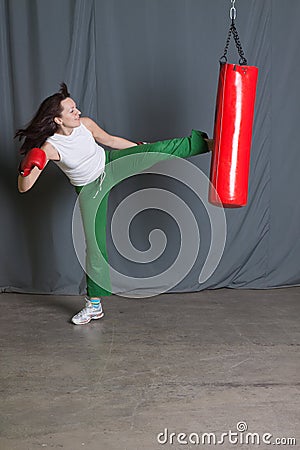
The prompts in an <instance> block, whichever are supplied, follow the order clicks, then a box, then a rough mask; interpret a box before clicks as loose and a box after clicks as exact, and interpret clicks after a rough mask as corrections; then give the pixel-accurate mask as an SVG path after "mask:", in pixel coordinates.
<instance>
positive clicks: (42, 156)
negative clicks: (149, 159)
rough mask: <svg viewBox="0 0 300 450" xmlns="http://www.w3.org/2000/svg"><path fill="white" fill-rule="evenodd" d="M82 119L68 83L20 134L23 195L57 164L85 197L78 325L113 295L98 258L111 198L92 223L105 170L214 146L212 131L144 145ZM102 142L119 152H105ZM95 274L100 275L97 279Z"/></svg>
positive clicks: (95, 314) (82, 201) (103, 250)
mask: <svg viewBox="0 0 300 450" xmlns="http://www.w3.org/2000/svg"><path fill="white" fill-rule="evenodd" d="M80 116H81V112H80V111H79V109H78V108H77V106H76V103H75V101H74V100H73V99H72V98H71V97H70V94H69V92H68V88H67V86H66V84H65V83H62V84H61V89H60V90H59V92H57V93H56V94H54V95H52V96H50V97H48V98H46V99H45V100H44V101H43V102H42V104H41V105H40V107H39V109H38V111H37V113H36V115H35V116H34V118H33V119H32V121H31V122H30V124H29V125H28V127H27V128H25V129H20V130H18V131H17V133H16V137H19V139H20V140H21V139H23V138H25V140H24V142H23V145H22V146H21V149H20V152H21V154H23V155H24V158H23V160H22V161H21V164H20V168H19V177H18V189H19V191H20V192H26V191H28V190H29V189H30V188H31V187H32V186H33V185H34V183H35V182H36V181H37V179H38V177H39V176H40V174H41V172H42V170H43V169H44V168H45V166H46V165H47V163H48V162H49V161H54V162H55V163H56V164H57V165H58V167H59V168H60V169H61V170H62V171H63V172H64V173H65V174H66V175H67V177H68V178H69V180H70V182H71V184H73V185H74V186H75V188H76V191H77V193H78V194H79V193H80V209H81V214H82V219H83V226H84V230H85V235H86V244H87V256H86V257H87V271H86V272H87V298H86V304H85V307H84V308H83V309H82V310H81V311H80V312H79V313H78V314H76V315H75V316H74V317H73V318H72V322H73V323H74V324H76V325H82V324H86V323H89V322H90V321H91V320H92V319H100V318H101V317H103V315H104V313H103V309H102V305H101V297H105V296H108V295H111V291H110V290H109V289H107V283H105V286H106V289H105V288H103V287H102V286H101V279H102V278H103V279H104V278H106V279H107V278H108V279H109V274H108V273H107V268H104V267H103V264H101V263H100V261H99V258H98V257H97V254H98V252H99V249H100V251H101V254H102V255H104V258H105V260H106V261H107V250H106V238H105V236H106V231H105V230H106V215H107V202H108V194H107V195H105V197H104V199H103V201H102V202H101V205H100V206H99V209H98V210H97V214H96V218H95V221H93V223H92V224H91V223H90V222H91V220H90V217H91V214H90V211H91V209H90V208H91V206H90V205H91V201H92V199H94V198H95V197H96V196H97V193H98V192H99V186H100V188H101V184H102V183H103V180H104V176H105V166H106V165H107V164H108V163H111V162H113V161H115V160H117V159H119V158H120V157H123V156H128V155H134V154H137V153H139V154H140V153H144V154H146V153H163V154H168V155H175V156H179V157H183V158H186V157H189V156H194V155H198V154H200V153H204V152H207V151H208V150H209V149H210V146H211V144H212V142H211V140H209V139H208V137H207V135H206V133H203V132H201V131H195V130H193V131H192V135H191V136H190V137H186V138H180V139H171V140H168V141H160V142H156V143H153V144H144V145H139V144H137V143H135V142H132V141H129V140H127V139H124V138H122V137H118V136H113V135H110V134H108V133H106V132H105V131H104V130H103V129H102V128H100V127H99V126H98V125H97V124H96V123H95V122H94V121H93V120H91V119H90V118H88V117H82V118H81V117H80ZM98 144H101V145H104V146H106V147H110V148H112V149H115V150H111V151H108V150H104V149H103V148H102V147H101V146H100V145H98ZM125 149H126V150H125ZM120 150H121V152H119V151H120ZM152 164H153V163H152ZM91 229H93V230H95V229H96V231H95V233H96V240H97V245H98V249H96V248H95V242H96V241H95V239H93V238H92V237H91V232H90V230H91ZM95 233H93V234H95ZM93 273H94V274H95V276H91V274H93Z"/></svg>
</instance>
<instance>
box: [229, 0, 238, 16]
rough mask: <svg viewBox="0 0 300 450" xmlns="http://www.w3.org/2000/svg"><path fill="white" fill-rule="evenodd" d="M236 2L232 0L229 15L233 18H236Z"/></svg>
mask: <svg viewBox="0 0 300 450" xmlns="http://www.w3.org/2000/svg"><path fill="white" fill-rule="evenodd" d="M234 4H235V0H231V8H230V12H229V16H230V19H231V20H235V19H236V8H235V6H234Z"/></svg>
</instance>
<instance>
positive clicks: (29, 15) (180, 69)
mask: <svg viewBox="0 0 300 450" xmlns="http://www.w3.org/2000/svg"><path fill="white" fill-rule="evenodd" d="M236 6H237V27H238V30H239V32H240V37H241V41H242V43H243V46H244V50H245V54H246V57H247V59H248V63H249V64H250V65H257V66H258V67H259V70H260V72H259V84H258V89H257V102H256V114H255V122H254V130H253V145H252V152H251V170H250V185H249V202H248V205H247V207H244V208H240V209H228V210H226V211H225V213H226V220H227V240H226V246H225V251H224V254H223V257H222V259H221V262H220V264H219V266H218V267H217V269H216V271H215V272H214V274H213V275H212V276H211V277H210V278H209V279H208V280H207V281H206V282H205V283H199V281H198V276H199V272H200V270H201V267H202V265H203V261H204V259H205V255H206V254H207V252H208V248H209V242H210V238H211V236H210V234H211V233H210V225H209V221H208V219H207V215H206V212H205V209H204V208H203V207H201V205H200V202H199V201H198V200H197V199H196V198H194V197H193V195H192V193H191V192H189V190H188V189H185V187H184V186H181V185H178V183H177V182H176V181H172V180H171V179H169V178H168V179H167V180H166V177H162V176H158V175H156V176H154V175H149V174H145V175H140V176H135V177H133V178H131V179H128V180H126V181H124V182H122V183H121V184H120V185H119V186H118V187H116V188H114V190H113V192H112V194H111V196H110V204H109V214H110V217H112V214H113V211H114V209H115V207H116V206H117V205H118V204H119V203H120V201H121V200H122V199H124V198H126V196H127V195H128V194H129V193H132V192H135V191H138V190H140V189H142V188H143V189H145V188H151V187H156V188H160V189H168V190H171V191H172V192H175V193H176V194H177V195H178V196H179V197H181V198H182V199H183V200H184V201H185V202H187V203H188V204H189V206H190V208H191V209H192V210H193V212H194V214H195V217H196V220H197V222H198V224H199V226H200V233H201V250H200V253H199V257H198V258H197V261H196V263H195V264H194V265H193V267H192V268H191V271H190V272H189V274H188V275H187V276H186V277H185V278H184V280H183V281H181V282H180V283H179V284H178V285H177V286H173V287H172V291H176V292H182V291H197V290H200V289H204V288H219V287H231V288H271V287H278V286H290V285H296V284H300V267H299V259H300V238H299V222H300V205H299V201H298V193H299V179H300V177H299V172H300V156H299V140H298V133H299V130H298V129H299V124H298V122H299V113H298V109H299V104H300V90H299V79H300V65H299V63H298V55H299V50H300V48H299V47H300V39H299V37H300V36H299V21H300V2H299V1H298V0H289V1H288V2H283V1H282V0H238V1H237V2H236ZM229 7H230V1H229V0H228V1H225V0H213V1H212V0H94V1H93V0H52V1H51V2H49V1H48V0H0V21H1V24H0V34H1V46H0V52H1V53H0V58H1V68H0V98H1V103H2V106H1V110H0V114H1V138H0V145H1V148H0V150H1V177H0V182H1V190H0V199H1V259H0V286H1V291H2V292H4V291H7V292H10V291H16V292H33V293H57V294H58V293H60V294H78V293H82V292H84V289H85V281H84V276H83V271H82V269H81V266H80V264H79V262H78V260H77V258H76V254H75V251H74V247H73V242H72V213H73V208H74V204H75V201H76V194H75V192H74V189H73V187H72V186H71V185H70V184H69V182H68V180H67V178H66V177H65V176H64V175H63V174H62V173H61V172H60V171H59V169H58V168H57V167H55V165H54V164H49V165H48V166H47V169H46V170H45V173H44V174H43V175H42V177H41V178H40V179H39V180H38V182H37V184H36V186H35V187H34V188H33V189H32V190H31V191H29V192H28V193H26V194H19V193H18V192H17V188H16V168H17V165H18V163H19V157H18V154H17V152H18V148H19V145H18V142H16V141H14V140H13V135H14V132H15V129H16V128H18V127H21V126H23V125H24V124H26V123H27V122H28V121H29V120H30V118H31V117H32V115H33V113H34V112H35V110H36V108H37V107H38V105H39V104H40V102H41V101H42V100H43V99H44V98H45V97H46V96H48V95H50V94H52V93H54V92H55V91H56V90H57V89H58V86H59V83H60V82H61V81H65V82H66V83H67V84H68V86H69V89H70V91H71V94H72V96H73V98H74V99H75V100H76V101H77V103H78V105H79V106H80V109H81V111H82V113H83V115H89V116H90V117H92V118H93V119H94V120H96V121H97V122H98V123H99V124H100V126H102V127H104V128H105V129H106V130H107V131H109V132H110V133H115V134H117V135H121V136H125V137H127V138H129V139H132V140H147V141H153V140H160V139H167V138H170V137H177V136H184V135H188V134H189V133H190V130H191V129H192V128H196V129H201V130H205V131H207V132H208V134H209V135H210V136H211V135H212V131H213V119H214V109H215V95H216V87H217V80H218V70H219V64H218V59H219V57H220V56H221V54H222V51H223V48H224V44H225V40H226V36H227V32H228V27H229ZM237 61H238V57H237V54H236V50H235V47H234V44H233V43H231V46H230V58H229V62H237ZM191 162H192V163H193V164H194V165H195V167H198V168H200V169H201V170H202V171H203V172H204V173H206V174H209V167H210V155H209V154H206V155H201V156H198V157H194V158H191ZM125 227H127V225H126V224H124V228H125ZM154 228H161V229H163V230H164V232H165V234H166V236H167V239H168V245H167V248H166V251H165V252H164V255H162V256H161V257H160V258H158V259H157V261H155V262H153V263H151V264H150V265H149V264H137V263H134V262H130V261H128V260H126V259H125V258H124V257H123V256H121V255H120V254H119V253H118V251H117V250H116V249H115V248H114V246H113V242H112V240H111V236H110V235H109V234H108V240H109V255H110V260H111V261H112V263H113V265H114V266H115V267H116V268H117V269H118V270H121V271H122V270H123V271H124V273H127V274H129V275H131V276H145V275H146V274H149V271H150V273H159V272H161V271H162V270H165V269H166V267H167V266H168V264H170V263H171V262H172V261H174V258H176V249H178V248H179V245H180V238H179V234H178V227H177V226H176V223H175V222H174V220H173V219H172V218H170V217H169V216H168V215H166V214H165V213H163V212H162V211H155V210H154V209H150V210H147V211H144V212H143V213H141V214H139V215H138V216H137V217H136V218H135V219H134V220H133V222H132V226H131V227H130V234H131V237H132V242H133V245H135V246H136V247H137V248H138V249H139V250H140V251H143V250H145V249H147V248H148V247H149V240H148V239H149V233H150V232H151V230H153V229H154ZM191 239H193V236H191Z"/></svg>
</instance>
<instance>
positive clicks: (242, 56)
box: [220, 0, 247, 65]
mask: <svg viewBox="0 0 300 450" xmlns="http://www.w3.org/2000/svg"><path fill="white" fill-rule="evenodd" d="M235 1H236V0H231V8H230V13H229V15H230V19H231V25H230V28H229V33H228V36H227V40H226V44H225V48H224V53H223V56H221V58H220V62H221V63H222V62H223V63H224V62H227V56H226V55H227V52H228V48H229V43H230V39H231V35H232V36H233V38H234V42H235V45H236V48H237V51H238V54H239V55H240V60H239V63H240V64H241V65H247V59H246V58H245V54H244V52H243V48H242V44H241V41H240V38H239V34H238V32H237V29H236V26H235V23H234V20H235V18H236V8H235Z"/></svg>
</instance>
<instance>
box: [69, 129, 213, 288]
mask: <svg viewBox="0 0 300 450" xmlns="http://www.w3.org/2000/svg"><path fill="white" fill-rule="evenodd" d="M207 137H208V136H207V134H206V133H204V132H202V131H197V130H192V133H191V136H189V137H184V138H175V139H170V140H166V141H159V142H155V143H152V144H143V145H138V146H135V147H130V148H127V149H124V150H110V151H105V154H106V167H105V172H106V177H105V179H104V180H103V183H102V186H101V193H100V195H99V179H97V180H95V181H93V182H92V183H89V184H87V185H86V186H79V187H76V192H77V193H78V194H79V205H80V212H81V216H82V222H83V228H84V233H85V240H86V277H87V295H88V296H89V297H104V296H108V295H111V293H112V287H111V282H110V273H109V265H108V254H107V246H106V228H107V206H108V197H109V191H110V189H111V188H112V187H113V186H114V185H116V184H117V182H118V179H124V178H125V177H128V176H131V175H134V174H136V173H139V172H140V171H141V170H144V169H147V168H150V167H151V166H153V165H154V164H155V163H156V162H158V161H160V160H162V159H168V158H171V157H172V156H176V157H180V158H188V157H190V156H195V155H199V154H201V153H206V152H208V146H207V143H206V141H205V140H204V138H207ZM137 154H138V155H139V156H138V157H136V158H134V156H133V155H137ZM126 157H128V158H126ZM123 158H124V159H123ZM120 159H121V160H120ZM117 160H119V161H117ZM120 172H124V176H123V177H122V176H121V178H120Z"/></svg>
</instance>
